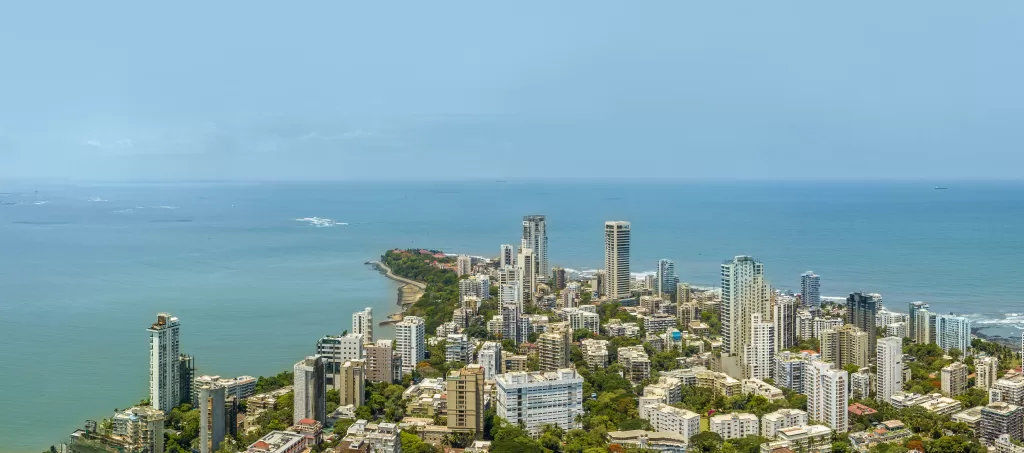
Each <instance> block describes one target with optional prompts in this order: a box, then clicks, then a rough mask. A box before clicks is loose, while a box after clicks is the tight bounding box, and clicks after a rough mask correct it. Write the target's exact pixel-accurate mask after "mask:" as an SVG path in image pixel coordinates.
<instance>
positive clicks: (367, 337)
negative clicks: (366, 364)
mask: <svg viewBox="0 0 1024 453" xmlns="http://www.w3.org/2000/svg"><path fill="white" fill-rule="evenodd" d="M352 333H357V334H359V335H362V336H363V341H365V342H367V343H373V308H370V307H366V308H364V309H363V311H357V312H355V313H352ZM356 358H357V359H358V358H360V357H356Z"/></svg>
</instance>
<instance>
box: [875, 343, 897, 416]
mask: <svg viewBox="0 0 1024 453" xmlns="http://www.w3.org/2000/svg"><path fill="white" fill-rule="evenodd" d="M875 354H876V357H875V360H876V363H877V365H878V367H877V368H878V371H877V373H876V374H875V399H877V400H878V401H884V402H886V403H891V401H890V400H889V398H890V397H891V396H892V395H893V394H895V393H897V392H901V391H903V339H902V338H897V337H885V338H881V339H879V340H878V346H877V351H876V353H875Z"/></svg>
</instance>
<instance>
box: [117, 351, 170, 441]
mask: <svg viewBox="0 0 1024 453" xmlns="http://www.w3.org/2000/svg"><path fill="white" fill-rule="evenodd" d="M175 360H177V356H175ZM175 366H177V363H175ZM110 424H111V434H112V435H113V437H115V438H116V439H118V440H120V441H121V444H123V445H124V447H125V448H124V450H126V451H131V452H138V453H163V451H164V413H163V411H161V410H160V409H158V408H156V407H148V406H135V407H132V408H129V409H126V410H124V411H123V412H119V413H117V414H115V415H114V416H113V417H112V418H111V419H110Z"/></svg>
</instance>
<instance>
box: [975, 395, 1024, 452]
mask: <svg viewBox="0 0 1024 453" xmlns="http://www.w3.org/2000/svg"><path fill="white" fill-rule="evenodd" d="M1022 424H1024V409H1022V408H1021V407H1020V406H1017V405H1014V404H1009V403H1004V402H996V403H992V404H989V405H988V406H985V407H983V408H982V409H981V432H980V433H978V437H979V438H980V439H982V440H984V441H985V443H987V444H992V442H994V441H995V440H996V438H998V437H999V436H1000V435H1003V434H1008V435H1009V436H1010V439H1012V440H1018V441H1019V440H1021V438H1022V437H1024V426H1022Z"/></svg>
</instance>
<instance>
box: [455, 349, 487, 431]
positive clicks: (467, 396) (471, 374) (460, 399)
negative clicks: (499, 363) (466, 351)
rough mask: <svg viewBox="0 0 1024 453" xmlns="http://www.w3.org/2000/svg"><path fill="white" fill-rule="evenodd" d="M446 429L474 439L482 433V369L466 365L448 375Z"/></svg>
mask: <svg viewBox="0 0 1024 453" xmlns="http://www.w3.org/2000/svg"><path fill="white" fill-rule="evenodd" d="M446 389H447V392H448V429H450V430H452V431H454V432H457V433H468V434H470V435H471V436H472V437H474V438H476V437H479V436H481V435H483V431H484V369H483V367H481V366H480V365H467V366H466V367H464V368H462V369H461V370H456V371H451V372H449V373H448V379H447V382H446Z"/></svg>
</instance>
